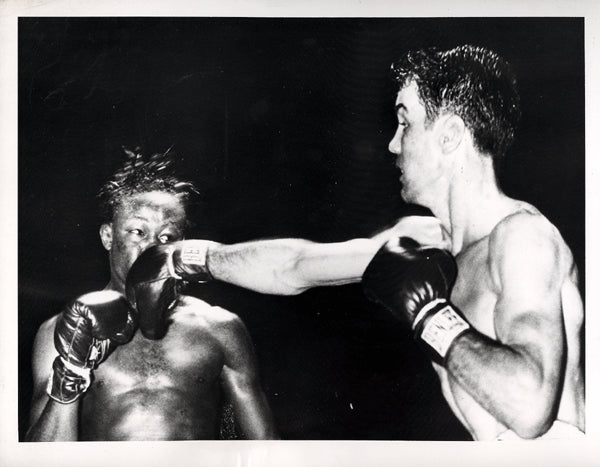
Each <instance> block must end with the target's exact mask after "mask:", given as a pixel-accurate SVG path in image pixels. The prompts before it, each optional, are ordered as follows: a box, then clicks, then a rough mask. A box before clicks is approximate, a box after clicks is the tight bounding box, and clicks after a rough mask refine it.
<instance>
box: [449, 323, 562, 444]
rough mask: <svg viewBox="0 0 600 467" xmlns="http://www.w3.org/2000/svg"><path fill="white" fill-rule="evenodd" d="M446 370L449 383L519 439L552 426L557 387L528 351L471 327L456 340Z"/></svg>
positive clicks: (534, 435) (531, 435) (540, 432)
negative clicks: (454, 384)
mask: <svg viewBox="0 0 600 467" xmlns="http://www.w3.org/2000/svg"><path fill="white" fill-rule="evenodd" d="M445 367H446V370H447V371H448V374H449V376H450V378H451V379H453V380H454V381H455V382H457V383H458V384H459V385H460V386H461V387H462V388H463V389H464V390H466V391H467V392H468V393H469V394H470V395H471V396H472V397H473V398H474V399H475V400H476V401H477V402H478V403H479V404H480V405H481V406H482V407H483V408H485V409H486V410H487V411H488V412H490V413H491V414H492V415H493V416H494V417H495V418H496V419H497V420H498V421H500V422H501V423H503V424H504V425H506V426H507V427H509V428H510V429H512V430H513V431H515V432H516V433H517V434H519V435H520V436H522V437H536V436H538V435H540V434H542V433H543V432H544V431H545V430H546V429H547V428H548V427H549V426H550V424H551V423H552V421H553V418H554V412H553V411H554V409H555V406H556V405H557V404H556V401H555V398H556V394H557V393H556V390H555V384H550V383H549V382H548V376H549V375H548V374H544V369H543V368H542V367H541V365H540V364H539V363H537V362H536V361H535V360H534V359H533V358H531V357H530V356H529V355H528V354H527V353H526V352H525V351H519V350H518V349H517V348H512V347H508V346H505V345H502V344H500V343H498V342H496V341H493V340H491V339H489V338H488V337H486V336H484V335H483V334H480V333H478V332H476V331H474V330H473V329H471V330H469V331H468V332H466V333H464V334H462V335H461V336H459V337H458V338H457V339H456V341H454V342H453V344H452V346H451V348H450V349H449V352H448V354H447V355H446V362H445ZM555 383H556V384H557V382H555Z"/></svg>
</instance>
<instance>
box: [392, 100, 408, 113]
mask: <svg viewBox="0 0 600 467" xmlns="http://www.w3.org/2000/svg"><path fill="white" fill-rule="evenodd" d="M400 109H404V111H405V112H408V109H407V108H406V106H405V105H404V104H403V103H402V102H400V103H398V104H396V105H395V106H394V110H395V111H396V112H398V111H399V110H400Z"/></svg>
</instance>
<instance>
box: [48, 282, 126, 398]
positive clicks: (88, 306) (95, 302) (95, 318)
mask: <svg viewBox="0 0 600 467" xmlns="http://www.w3.org/2000/svg"><path fill="white" fill-rule="evenodd" d="M134 332H135V322H134V317H133V310H132V308H131V306H130V305H129V303H128V302H127V299H126V298H125V297H124V296H123V295H121V294H120V293H119V292H116V291H113V290H102V291H98V292H91V293H88V294H85V295H82V296H81V297H79V298H77V299H76V300H74V301H72V302H71V303H69V304H68V305H67V306H66V307H65V309H64V310H63V312H62V313H61V314H60V315H59V317H58V320H57V321H56V327H55V328H54V346H55V347H56V350H58V354H59V356H58V357H56V359H55V360H54V363H53V364H52V370H53V372H52V376H51V377H50V381H49V382H48V388H47V392H48V395H49V396H50V397H51V398H52V399H54V400H56V401H58V402H61V403H65V404H67V403H70V402H74V401H76V400H77V399H78V398H79V397H80V396H81V395H82V394H83V393H84V392H85V391H86V390H87V389H88V387H89V385H90V382H91V371H92V369H93V368H95V367H96V366H98V364H99V363H101V362H102V361H104V360H105V359H106V358H107V357H108V354H109V353H110V351H111V350H113V348H114V346H115V345H120V344H124V343H126V342H127V341H129V340H130V339H131V337H132V336H133V334H134Z"/></svg>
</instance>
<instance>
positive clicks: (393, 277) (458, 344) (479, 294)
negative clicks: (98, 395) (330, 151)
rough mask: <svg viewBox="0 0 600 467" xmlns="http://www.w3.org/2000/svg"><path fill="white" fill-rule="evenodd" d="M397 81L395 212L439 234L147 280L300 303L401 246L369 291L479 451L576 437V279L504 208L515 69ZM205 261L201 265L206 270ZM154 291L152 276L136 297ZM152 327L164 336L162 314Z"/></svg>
mask: <svg viewBox="0 0 600 467" xmlns="http://www.w3.org/2000/svg"><path fill="white" fill-rule="evenodd" d="M392 71H393V74H394V77H395V79H396V80H397V83H398V86H399V92H398V94H397V97H396V102H395V108H396V113H397V119H398V128H397V131H396V134H395V135H394V137H393V139H392V140H391V142H390V144H389V149H390V151H391V152H392V153H393V154H394V155H396V166H397V168H398V169H400V174H401V176H400V182H401V184H402V191H401V193H402V197H403V199H404V200H405V201H407V202H409V203H414V204H418V205H421V206H425V207H427V208H429V209H430V210H431V212H432V213H433V214H434V216H435V217H436V220H435V222H439V223H441V224H436V223H434V221H433V220H432V219H429V218H416V219H417V220H415V218H406V219H403V220H401V222H400V223H399V224H398V225H397V226H396V227H395V228H394V229H392V231H386V232H385V234H384V236H383V237H379V238H377V241H374V240H373V239H370V240H369V239H358V240H350V241H348V242H342V243H332V244H315V243H311V242H307V241H304V240H297V239H281V240H270V241H269V240H266V241H258V242H249V243H246V244H238V245H220V244H215V243H211V242H203V241H197V240H192V241H191V243H187V241H184V242H182V243H179V244H177V245H176V246H174V247H173V248H172V249H168V250H167V249H165V248H164V247H158V249H160V251H154V252H149V253H148V257H147V258H145V259H144V258H140V261H147V264H152V263H153V261H158V263H161V261H162V262H164V264H165V265H167V266H164V267H163V265H162V264H161V266H160V267H159V268H156V267H154V271H155V276H156V277H162V278H165V277H169V278H175V279H177V278H183V279H190V280H193V279H194V274H196V273H198V272H202V273H203V274H205V275H206V276H205V277H208V275H207V274H210V275H211V276H212V277H214V278H215V279H218V280H223V281H227V282H231V283H234V284H237V285H240V286H242V287H247V288H250V289H253V290H256V291H259V292H263V293H270V294H296V293H300V292H302V291H304V290H306V289H308V288H310V287H314V286H321V285H339V284H345V283H351V282H356V281H359V280H360V279H361V277H362V276H363V273H365V269H366V268H367V265H368V264H369V262H370V261H371V259H373V257H374V256H375V253H376V250H377V249H378V246H377V245H378V244H379V243H381V241H382V240H385V238H389V237H390V236H395V238H393V239H392V240H389V241H387V242H386V243H385V245H384V246H383V247H382V248H381V250H380V251H379V253H377V255H376V256H375V258H374V260H373V262H372V263H371V264H370V266H369V268H368V269H367V272H366V273H365V278H364V288H365V291H366V292H367V295H368V296H369V297H371V298H372V299H373V300H375V301H378V302H380V303H381V304H383V305H384V306H385V307H386V308H387V309H389V310H390V311H391V312H393V313H394V314H395V316H397V317H398V318H399V319H400V320H402V321H404V322H407V323H409V329H410V330H411V331H410V332H412V333H413V334H414V336H415V339H416V341H417V342H418V343H420V344H421V345H422V346H423V347H424V349H425V351H426V352H427V353H428V355H430V356H431V358H432V364H433V367H434V369H435V370H436V372H437V374H438V375H439V378H440V382H441V388H442V392H443V394H444V397H445V399H446V401H447V402H448V404H449V406H450V408H451V409H452V410H453V412H454V413H455V414H456V416H457V417H458V419H459V420H460V421H461V422H462V423H463V424H464V426H465V427H466V428H467V429H468V430H469V431H470V433H471V435H472V437H473V438H474V439H476V440H493V439H520V438H526V439H532V438H540V437H545V438H564V437H568V438H570V437H579V436H582V435H583V430H584V378H583V369H582V352H583V345H582V328H583V321H584V310H583V304H582V299H581V296H580V293H579V289H578V272H577V267H576V265H575V263H574V260H573V255H572V253H571V251H570V250H569V248H568V246H567V245H566V243H565V241H564V240H563V238H562V237H561V235H560V233H559V231H558V230H557V229H556V227H555V226H554V225H552V224H551V223H550V222H549V221H548V219H547V218H546V217H544V216H543V215H542V214H541V213H540V212H539V211H538V210H537V209H536V208H535V207H534V206H532V205H531V204H528V203H526V202H523V201H519V200H516V199H511V198H509V197H508V196H506V195H505V194H504V193H503V192H502V190H501V189H500V187H499V185H498V182H497V177H496V163H497V161H498V160H500V159H501V158H503V157H504V155H505V153H506V151H507V149H508V148H509V146H510V145H511V144H512V142H513V139H514V133H515V131H516V127H517V124H518V120H519V116H520V111H519V98H518V93H517V89H516V79H515V77H514V75H513V73H512V72H511V70H510V67H509V65H508V64H507V63H506V62H505V61H504V60H503V59H501V58H500V57H499V56H498V55H497V54H496V53H494V52H492V51H490V50H487V49H484V48H481V47H474V46H461V47H457V48H454V49H451V50H445V51H442V50H434V49H429V50H417V51H414V52H409V53H407V54H406V55H405V56H404V57H402V58H401V59H400V60H399V61H398V62H396V63H395V64H394V65H393V66H392ZM419 222H422V225H419ZM440 225H441V228H440ZM419 227H422V228H419ZM411 230H412V233H402V232H403V231H404V232H409V231H411ZM440 231H441V232H442V234H440ZM400 237H411V238H410V239H401V238H400ZM188 248H189V249H190V250H191V254H190V255H187V254H186V253H185V250H186V249H188ZM198 252H202V253H201V255H206V256H204V257H202V259H201V261H198V259H197V254H198ZM159 257H162V260H157V258H159ZM195 267H198V270H197V271H195V270H194V268H195ZM150 269H152V268H150ZM207 269H208V271H207ZM152 276H153V273H151V272H150V273H149V272H148V270H146V272H145V274H144V275H137V276H136V277H135V278H133V277H132V281H133V282H136V281H139V282H140V283H143V282H145V281H147V280H148V278H149V277H152ZM144 287H145V286H143V285H142V286H141V288H140V290H145V289H144ZM132 290H133V289H132ZM145 297H148V295H145ZM150 301H152V299H150ZM159 308H160V307H159ZM154 316H155V318H154V320H155V321H154V326H158V327H160V326H162V324H161V323H163V322H164V321H163V320H162V318H160V313H156V314H155V315H154ZM150 327H152V325H151V326H150ZM151 332H152V331H151Z"/></svg>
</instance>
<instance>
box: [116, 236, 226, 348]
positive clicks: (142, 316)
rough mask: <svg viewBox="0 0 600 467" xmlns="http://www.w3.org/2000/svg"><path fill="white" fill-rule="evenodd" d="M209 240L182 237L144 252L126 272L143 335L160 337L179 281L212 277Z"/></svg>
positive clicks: (131, 300)
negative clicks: (207, 255) (209, 266)
mask: <svg viewBox="0 0 600 467" xmlns="http://www.w3.org/2000/svg"><path fill="white" fill-rule="evenodd" d="M214 243H215V242H211V241H208V240H181V241H178V242H173V243H168V244H164V245H155V246H152V247H150V248H148V249H147V250H146V251H144V252H143V253H142V254H141V255H140V256H139V257H138V258H137V259H136V261H135V263H133V265H132V266H131V268H130V269H129V273H128V274H127V284H126V293H127V298H128V300H129V301H130V302H131V304H132V305H133V306H134V307H135V309H136V310H137V315H138V321H139V326H140V330H141V331H142V334H143V335H144V337H147V338H149V339H161V338H162V337H164V335H165V333H166V332H167V319H168V315H169V311H170V310H171V309H172V308H173V306H174V305H175V304H176V303H177V299H178V297H179V290H180V285H181V282H180V281H189V282H206V281H208V280H210V279H212V276H211V274H210V271H209V270H208V266H207V264H206V254H207V251H208V247H209V246H210V245H211V244H214Z"/></svg>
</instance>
